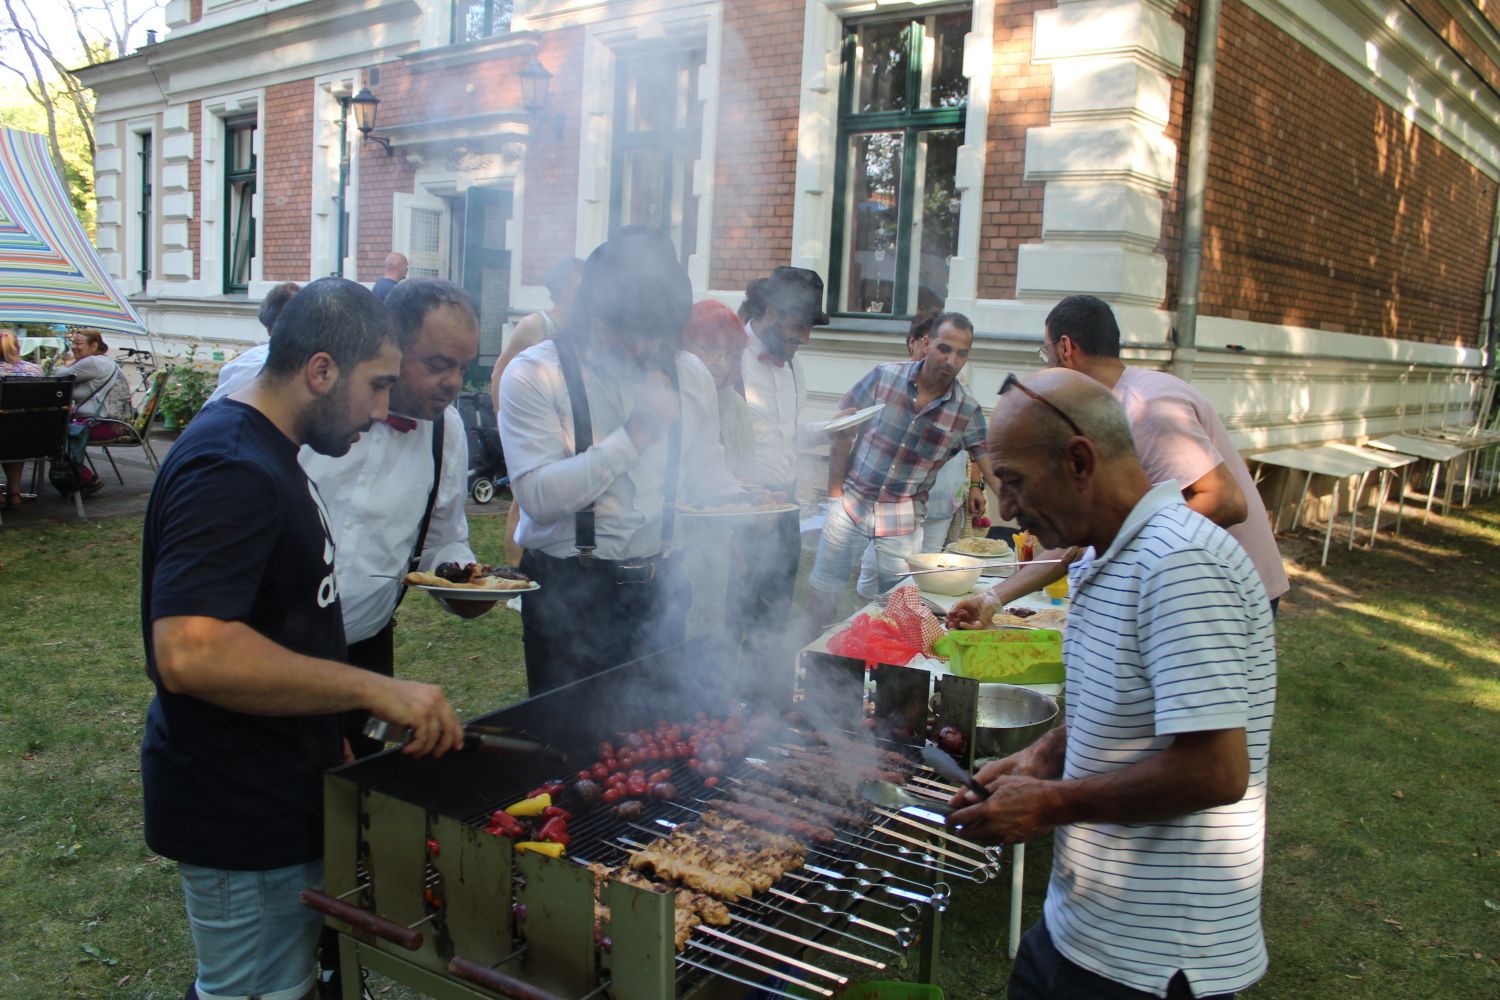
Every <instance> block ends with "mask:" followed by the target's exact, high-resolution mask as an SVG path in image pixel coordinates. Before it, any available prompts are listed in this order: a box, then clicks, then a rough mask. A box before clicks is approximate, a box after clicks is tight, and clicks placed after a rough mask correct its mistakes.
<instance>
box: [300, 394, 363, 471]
mask: <svg viewBox="0 0 1500 1000" xmlns="http://www.w3.org/2000/svg"><path fill="white" fill-rule="evenodd" d="M348 419H349V386H348V384H347V383H345V382H344V381H343V380H342V379H341V380H339V382H338V383H337V384H336V385H335V386H334V388H333V391H331V392H329V393H327V394H326V395H323V396H320V397H319V398H318V399H316V400H314V401H313V402H312V404H311V405H309V406H308V407H307V409H305V410H303V411H302V414H301V416H300V417H299V418H298V420H297V432H298V436H299V437H300V438H301V439H302V443H303V444H305V445H307V446H308V447H309V448H311V449H312V450H313V451H315V452H317V453H318V454H320V455H327V456H329V457H330V458H340V457H342V456H344V455H347V454H349V449H350V447H352V446H353V444H354V442H353V441H351V440H350V438H351V437H352V436H353V433H354V428H352V427H349V426H348V425H347V423H346V421H347V420H348Z"/></svg>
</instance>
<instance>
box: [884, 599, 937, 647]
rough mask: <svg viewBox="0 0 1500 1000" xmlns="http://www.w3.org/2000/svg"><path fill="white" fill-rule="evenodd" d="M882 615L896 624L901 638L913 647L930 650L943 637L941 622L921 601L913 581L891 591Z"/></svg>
mask: <svg viewBox="0 0 1500 1000" xmlns="http://www.w3.org/2000/svg"><path fill="white" fill-rule="evenodd" d="M884 617H885V618H886V619H887V620H889V621H890V623H891V624H892V625H895V626H896V630H897V631H898V632H900V633H901V638H902V639H903V640H904V641H905V642H907V643H908V644H909V645H910V646H911V647H912V648H913V649H920V650H921V651H922V652H924V653H930V652H932V644H933V643H935V642H937V641H938V640H939V639H941V638H942V637H943V632H944V629H943V624H942V622H940V621H938V620H937V616H936V615H934V614H933V613H932V611H931V610H930V609H929V608H928V607H927V605H926V604H925V603H924V602H923V601H922V596H921V594H920V593H918V591H917V585H916V584H915V583H910V582H907V583H903V584H902V585H901V586H899V587H897V588H896V589H895V590H893V591H891V596H890V599H889V600H887V601H886V605H885V612H884Z"/></svg>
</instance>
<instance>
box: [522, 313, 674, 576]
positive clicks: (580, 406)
mask: <svg viewBox="0 0 1500 1000" xmlns="http://www.w3.org/2000/svg"><path fill="white" fill-rule="evenodd" d="M552 343H553V344H555V345H556V346H557V364H558V367H559V368H561V369H562V377H563V384H564V385H565V386H567V388H568V402H569V404H570V405H571V407H572V410H573V453H574V454H575V455H582V454H583V453H584V452H585V451H588V450H589V448H591V447H593V445H594V422H593V419H592V418H591V417H590V416H589V400H588V393H587V392H586V391H585V390H584V388H583V367H582V365H581V364H580V362H579V359H578V349H577V347H576V346H575V345H574V344H573V342H572V340H571V338H569V337H568V336H566V335H563V336H559V337H554V338H553V339H552ZM667 377H668V378H669V379H671V381H672V388H673V389H674V390H676V389H677V365H676V360H675V359H673V364H672V366H671V371H670V372H668V373H667ZM678 406H679V413H678V416H677V419H676V420H675V421H673V422H672V426H671V428H670V429H669V430H668V432H667V470H666V471H667V478H666V481H665V482H664V483H663V491H662V492H663V495H664V498H665V501H666V502H665V504H664V505H663V507H662V512H661V541H662V551H663V552H666V550H667V546H668V544H669V543H670V542H671V540H672V529H673V523H674V515H675V514H676V507H675V505H676V502H677V465H678V459H679V458H680V456H681V454H682V414H681V412H680V407H681V403H680V402H679V404H678ZM573 538H574V542H575V544H576V545H577V546H578V562H579V564H580V565H582V566H588V565H590V564H591V563H592V562H593V561H594V549H595V538H594V505H593V504H592V503H591V504H589V505H588V506H587V507H584V508H583V509H582V510H580V511H578V512H577V513H576V514H574V515H573Z"/></svg>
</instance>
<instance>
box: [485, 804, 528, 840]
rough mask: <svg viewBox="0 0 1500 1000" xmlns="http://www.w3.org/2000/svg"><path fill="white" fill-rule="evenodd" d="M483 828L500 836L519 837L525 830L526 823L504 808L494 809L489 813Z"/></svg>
mask: <svg viewBox="0 0 1500 1000" xmlns="http://www.w3.org/2000/svg"><path fill="white" fill-rule="evenodd" d="M485 830H486V831H488V832H489V833H493V834H496V835H498V836H502V837H519V836H521V835H522V834H524V833H525V832H526V825H525V824H524V823H522V822H521V821H520V820H518V819H516V818H515V817H514V816H512V815H511V814H510V813H508V812H506V811H505V810H504V809H496V810H495V811H494V812H492V813H490V822H489V824H488V825H487V826H486V827H485Z"/></svg>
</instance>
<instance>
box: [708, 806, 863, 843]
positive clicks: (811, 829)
mask: <svg viewBox="0 0 1500 1000" xmlns="http://www.w3.org/2000/svg"><path fill="white" fill-rule="evenodd" d="M713 808H714V810H715V811H718V812H725V813H728V814H729V815H731V816H734V817H737V818H739V819H743V820H746V821H748V822H750V823H755V824H757V825H765V826H768V827H770V828H771V829H773V830H781V831H784V832H786V833H790V834H792V835H793V836H797V837H805V838H806V839H808V840H810V841H812V842H813V843H815V844H831V843H833V841H834V839H835V836H836V835H835V834H834V832H833V830H831V829H829V828H828V827H826V826H821V825H819V824H816V823H808V822H806V821H804V820H800V819H793V818H792V817H790V816H785V815H782V814H781V813H780V812H773V811H771V810H767V809H757V808H755V807H754V806H747V805H745V804H744V803H743V802H715V803H714V804H713Z"/></svg>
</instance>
